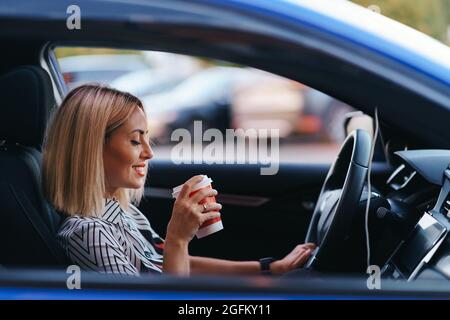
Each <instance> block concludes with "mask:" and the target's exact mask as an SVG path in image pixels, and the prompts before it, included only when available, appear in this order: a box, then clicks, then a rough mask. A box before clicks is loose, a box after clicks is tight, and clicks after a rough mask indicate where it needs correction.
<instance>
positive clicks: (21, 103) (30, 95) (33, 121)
mask: <svg viewBox="0 0 450 320" xmlns="http://www.w3.org/2000/svg"><path fill="white" fill-rule="evenodd" d="M54 105H55V97H54V95H53V87H52V83H51V80H50V77H49V75H48V74H47V72H46V71H45V70H44V69H42V68H40V67H37V66H21V67H18V68H16V69H14V70H12V71H10V72H8V73H6V74H3V75H1V76H0V140H6V141H7V142H8V143H19V144H21V145H25V146H32V147H38V148H40V147H41V145H42V140H43V138H44V133H45V127H46V125H47V120H48V117H49V113H50V110H51V108H52V107H53V106H54Z"/></svg>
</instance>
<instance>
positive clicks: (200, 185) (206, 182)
mask: <svg viewBox="0 0 450 320" xmlns="http://www.w3.org/2000/svg"><path fill="white" fill-rule="evenodd" d="M202 176H203V180H202V181H200V182H199V183H197V184H196V185H195V186H194V187H193V189H192V191H195V190H198V189H201V188H203V187H206V186H207V185H209V184H210V183H211V182H212V181H213V180H212V179H211V178H209V177H208V176H207V175H205V174H203V175H202ZM183 185H184V184H181V185H179V186H177V187H175V188H173V190H172V191H173V192H172V197H173V198H176V197H177V196H178V194H179V193H180V191H181V189H182V188H183Z"/></svg>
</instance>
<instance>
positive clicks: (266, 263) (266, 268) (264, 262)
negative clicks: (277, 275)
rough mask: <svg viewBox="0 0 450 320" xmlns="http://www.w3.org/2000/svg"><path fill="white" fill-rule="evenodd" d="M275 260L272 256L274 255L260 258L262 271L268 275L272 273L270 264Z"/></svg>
mask: <svg viewBox="0 0 450 320" xmlns="http://www.w3.org/2000/svg"><path fill="white" fill-rule="evenodd" d="M274 261H275V259H274V258H272V257H267V258H262V259H259V265H260V267H261V273H262V274H266V275H270V274H272V272H271V271H270V264H271V263H272V262H274Z"/></svg>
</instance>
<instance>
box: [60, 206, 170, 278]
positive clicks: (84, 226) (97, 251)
mask: <svg viewBox="0 0 450 320" xmlns="http://www.w3.org/2000/svg"><path fill="white" fill-rule="evenodd" d="M105 201H106V204H105V210H104V212H103V214H102V215H101V217H99V218H97V217H89V218H86V217H79V216H73V217H68V218H67V219H65V220H64V221H63V223H62V224H61V227H60V229H59V231H58V235H57V239H58V241H59V243H60V244H61V245H62V247H63V249H64V250H65V252H66V255H67V256H68V257H69V259H70V260H71V261H72V262H73V263H74V264H76V265H78V266H80V267H81V268H82V269H85V270H93V271H97V272H102V273H116V274H125V275H139V274H140V273H143V272H154V273H161V272H162V263H163V256H162V254H163V249H164V240H163V239H161V237H159V235H158V234H157V233H156V232H155V231H154V230H153V229H152V227H151V226H150V223H149V221H148V220H147V218H146V217H145V216H144V215H143V214H142V213H141V212H140V211H139V210H138V209H137V208H136V207H135V206H133V205H132V204H130V205H129V210H127V211H125V210H124V209H122V207H121V206H120V204H119V202H118V201H116V200H112V199H107V200H105Z"/></svg>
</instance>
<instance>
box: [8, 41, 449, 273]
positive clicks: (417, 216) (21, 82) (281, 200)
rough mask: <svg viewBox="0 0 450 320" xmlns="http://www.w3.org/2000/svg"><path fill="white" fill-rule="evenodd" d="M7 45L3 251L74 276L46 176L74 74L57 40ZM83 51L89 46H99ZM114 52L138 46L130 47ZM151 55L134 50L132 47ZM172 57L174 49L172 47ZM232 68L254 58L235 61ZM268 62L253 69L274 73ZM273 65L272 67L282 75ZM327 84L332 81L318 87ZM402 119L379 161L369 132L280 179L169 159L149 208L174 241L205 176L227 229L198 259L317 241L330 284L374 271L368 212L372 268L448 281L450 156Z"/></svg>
mask: <svg viewBox="0 0 450 320" xmlns="http://www.w3.org/2000/svg"><path fill="white" fill-rule="evenodd" d="M205 37H207V35H205ZM91 40H92V39H91ZM2 42H3V43H5V45H6V46H5V48H8V50H5V51H4V52H3V53H2V58H3V59H2V62H1V64H0V91H1V94H2V97H3V99H2V109H1V110H2V111H1V112H2V113H3V114H2V116H1V117H0V121H1V122H2V123H1V125H0V140H1V144H0V170H1V173H0V215H1V216H0V219H1V221H2V223H1V225H0V229H1V230H0V231H1V232H0V241H1V243H3V244H4V245H2V246H0V266H1V267H2V269H5V270H15V269H45V270H65V268H66V267H67V266H68V265H69V264H70V261H68V259H67V258H66V256H65V254H64V252H63V251H62V249H61V248H60V246H59V245H58V243H57V242H56V238H55V234H56V231H57V229H58V227H59V224H60V222H61V215H60V214H59V213H58V212H56V211H55V210H54V209H53V208H52V207H51V205H50V204H49V203H48V202H47V201H46V200H45V199H44V197H43V195H42V188H41V169H40V164H41V157H42V150H41V147H42V141H43V138H44V135H45V128H46V125H47V123H48V121H49V119H50V117H51V113H52V110H54V109H55V108H57V106H58V103H59V102H60V101H61V98H62V97H63V96H64V94H65V92H64V90H65V89H64V86H63V85H61V84H62V83H63V76H62V74H61V72H60V71H58V67H57V61H56V58H55V57H54V55H53V53H52V50H53V48H54V46H55V45H56V42H55V43H49V42H48V41H46V40H44V39H35V38H32V37H30V39H27V41H15V40H14V39H11V38H8V37H6V38H2ZM66 44H67V43H66ZM69 44H70V43H69ZM75 44H76V45H85V46H89V45H92V41H86V42H85V43H84V42H83V41H80V40H78V41H75ZM94 44H95V45H100V44H102V43H101V42H99V43H95V42H94ZM108 45H109V46H110V47H120V48H122V47H123V48H129V47H133V46H131V45H129V44H122V43H120V42H117V43H114V42H112V43H109V44H108ZM144 47H146V46H145V45H142V46H139V45H136V44H135V45H134V47H133V48H136V49H144ZM164 49H166V50H167V51H169V52H170V51H171V50H170V45H168V46H167V47H166V48H164ZM263 49H264V48H263ZM172 51H176V52H178V51H180V50H179V49H177V50H175V49H174V50H172ZM186 51H189V50H186ZM262 51H264V50H262ZM211 52H212V51H211ZM211 52H209V53H210V54H211ZM187 53H189V52H187ZM304 54H305V53H304ZM211 55H213V56H214V58H224V57H223V56H219V55H218V54H217V55H214V54H211ZM280 59H281V58H280ZM289 59H290V58H286V60H285V61H288V60H289ZM228 60H229V61H230V62H236V63H244V64H245V62H249V60H248V59H247V60H246V59H245V58H242V57H238V56H237V57H233V56H232V55H229V56H228ZM263 61H264V59H263V58H262V59H261V60H260V61H255V62H254V63H249V64H251V65H252V66H255V67H261V68H262V69H264V65H263ZM326 61H327V63H330V64H331V63H332V61H331V60H326ZM274 69H275V68H272V70H271V71H274V72H276V71H277V70H274ZM280 70H283V68H281V67H280V69H279V71H280ZM305 71H306V72H305V73H304V75H303V77H304V78H305V79H306V78H308V77H309V78H310V79H311V80H310V81H309V82H308V84H311V85H313V84H314V83H315V82H317V81H319V80H318V79H317V78H315V77H314V76H313V73H312V72H311V70H309V69H308V68H306V69H305ZM308 72H310V73H308ZM280 73H283V72H280ZM349 74H351V72H349ZM285 75H286V76H288V72H285ZM332 76H333V75H330V80H329V81H330V82H331V81H332V80H333V79H331V78H332ZM358 76H361V75H358ZM371 79H374V78H371ZM297 80H299V79H297ZM300 80H301V79H300ZM369 81H370V80H369ZM306 82H307V81H306ZM325 86H326V83H323V82H322V84H321V85H319V86H318V89H323V88H324V87H325ZM384 86H386V87H388V85H387V84H383V85H382V86H381V85H380V87H379V88H378V89H380V90H382V89H383V88H385V87H384ZM397 90H398V92H397V93H398V96H396V97H397V98H398V99H399V101H401V97H403V95H404V92H400V91H401V90H400V89H395V88H394V89H391V91H387V92H390V93H392V92H396V91H397ZM338 91H339V90H338V89H329V90H328V92H327V93H329V94H333V93H336V95H337V96H339V98H344V100H345V97H344V96H345V95H346V94H347V95H351V90H350V91H346V90H340V91H339V92H338ZM413 98H414V97H410V98H408V99H406V100H405V101H409V99H411V101H412V100H413ZM352 99H353V98H348V99H347V100H348V102H349V104H350V103H351V102H355V103H353V104H352V106H353V107H355V108H356V109H361V108H360V105H359V104H358V101H361V100H358V99H362V98H361V97H359V96H358V97H355V98H354V99H353V100H352ZM380 99H381V98H380ZM383 99H384V98H383ZM386 99H387V98H386ZM393 99H394V100H395V97H394V98H393ZM414 103H419V102H418V101H417V100H416V101H415V102H412V104H414ZM395 112H396V111H392V110H390V109H389V110H388V111H382V112H381V113H380V120H379V123H375V120H374V118H375V117H372V120H373V125H374V126H375V125H376V126H379V132H378V135H377V136H376V138H377V140H376V145H375V146H374V147H373V148H374V150H375V151H374V152H375V155H374V156H373V159H374V161H373V162H372V154H371V152H373V151H372V137H371V135H370V134H369V133H367V132H366V131H364V130H354V131H351V132H348V133H349V134H348V136H347V138H346V140H345V141H344V143H343V144H342V147H341V149H340V151H339V153H338V154H337V155H336V156H337V157H336V160H335V162H334V163H333V164H331V163H280V165H279V171H278V173H277V174H276V175H272V176H263V175H261V174H260V166H259V165H255V164H231V165H230V164H205V163H201V164H183V165H174V164H173V163H171V162H170V161H168V160H158V159H155V160H152V161H151V162H150V167H149V177H148V179H147V182H146V186H145V196H144V199H143V201H142V202H141V203H140V206H139V209H140V210H141V211H142V212H143V213H144V214H145V215H147V217H148V218H149V220H150V221H151V223H152V226H153V227H154V229H155V230H156V231H157V232H158V233H159V234H160V235H161V236H162V237H163V238H164V236H165V230H166V229H165V228H166V225H167V223H168V221H169V219H170V213H171V209H172V206H173V199H172V196H171V191H172V187H173V186H176V185H179V184H180V183H182V182H183V181H186V180H188V179H189V178H190V177H192V176H193V175H195V174H198V173H202V174H206V175H208V176H209V177H212V178H213V181H214V187H215V188H216V189H217V190H219V195H218V197H217V200H218V202H220V203H221V204H222V205H223V210H222V212H221V213H222V219H223V222H224V225H225V229H224V230H223V231H221V232H218V233H216V234H214V235H212V236H209V237H206V238H204V239H201V240H194V241H193V242H192V243H191V245H190V254H191V255H198V256H208V257H216V258H223V259H231V260H258V259H260V258H262V257H266V256H273V257H276V258H281V257H283V256H284V255H286V254H287V253H289V252H290V251H291V250H292V248H293V247H295V246H296V245H297V244H300V243H303V242H304V241H313V242H318V244H319V248H320V249H319V250H317V252H316V255H315V257H314V259H311V260H310V261H309V262H308V265H307V267H308V268H311V269H312V270H314V271H316V272H318V274H319V276H320V275H323V276H325V275H328V274H333V275H335V274H338V275H355V274H356V275H365V274H366V269H367V243H366V236H367V230H366V228H367V225H366V223H367V222H366V214H367V215H368V221H369V222H368V227H369V231H370V257H371V258H370V264H372V265H377V266H379V267H380V269H381V270H382V273H383V276H384V277H386V278H390V279H402V280H405V281H406V280H414V279H438V280H440V279H448V278H449V277H450V265H449V261H450V260H449V259H448V257H449V256H450V255H449V254H450V244H449V243H448V241H447V239H446V235H447V231H448V230H449V228H450V224H449V222H448V216H447V214H448V213H449V209H450V205H449V203H450V198H449V197H450V196H449V191H450V171H449V170H450V168H448V165H449V163H450V160H449V159H450V154H449V151H446V150H437V148H439V147H441V146H442V144H440V142H441V141H439V142H438V143H436V145H433V144H430V143H428V142H426V139H424V137H426V134H425V135H422V136H418V137H412V136H411V135H409V132H408V131H404V130H403V128H400V127H393V126H392V125H390V123H389V121H386V120H385V119H386V118H387V117H389V116H392V115H394V114H395ZM371 115H373V116H374V112H373V110H372V114H371ZM435 116H436V117H437V116H439V114H436V115H435ZM436 147H437V148H436ZM429 149H435V150H429ZM369 170H370V171H369ZM368 172H369V173H370V188H369V185H368V183H367V182H368V180H367V174H368ZM368 199H370V202H369V204H370V206H369V207H368V209H367V203H368ZM366 210H367V212H366ZM301 273H302V270H299V272H298V273H293V274H292V275H291V276H292V277H295V276H296V275H298V276H300V275H301Z"/></svg>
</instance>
